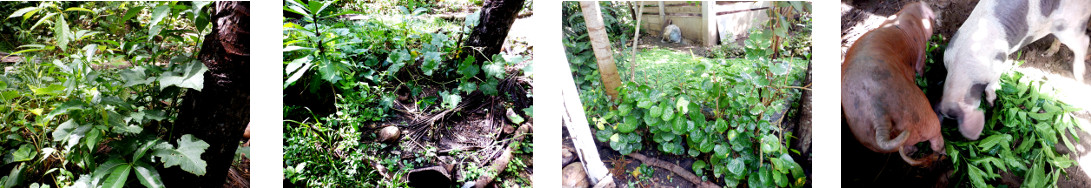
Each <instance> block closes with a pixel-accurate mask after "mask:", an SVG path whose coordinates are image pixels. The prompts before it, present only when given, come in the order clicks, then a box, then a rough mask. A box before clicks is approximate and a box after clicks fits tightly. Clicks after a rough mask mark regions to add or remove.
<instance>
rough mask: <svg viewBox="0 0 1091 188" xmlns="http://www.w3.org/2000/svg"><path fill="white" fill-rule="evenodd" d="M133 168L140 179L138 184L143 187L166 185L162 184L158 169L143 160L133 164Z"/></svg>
mask: <svg viewBox="0 0 1091 188" xmlns="http://www.w3.org/2000/svg"><path fill="white" fill-rule="evenodd" d="M133 170H136V178H137V179H139V180H140V184H142V185H144V186H145V187H151V188H161V187H166V186H165V185H163V180H162V179H160V178H159V171H158V170H155V167H154V166H152V165H149V164H147V163H144V162H143V161H137V162H136V165H134V166H133Z"/></svg>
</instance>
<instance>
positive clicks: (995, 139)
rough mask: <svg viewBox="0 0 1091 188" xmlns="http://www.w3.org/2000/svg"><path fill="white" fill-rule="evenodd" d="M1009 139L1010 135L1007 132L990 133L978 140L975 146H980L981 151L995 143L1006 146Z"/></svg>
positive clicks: (1009, 141)
mask: <svg viewBox="0 0 1091 188" xmlns="http://www.w3.org/2000/svg"><path fill="white" fill-rule="evenodd" d="M1011 139H1012V137H1011V135H1009V134H997V135H992V136H989V137H988V138H985V139H983V140H981V142H979V143H978V145H977V146H978V147H980V148H981V151H987V150H989V149H991V148H992V147H993V146H996V145H997V144H1000V145H1002V146H1007V145H1008V144H1007V143H1011Z"/></svg>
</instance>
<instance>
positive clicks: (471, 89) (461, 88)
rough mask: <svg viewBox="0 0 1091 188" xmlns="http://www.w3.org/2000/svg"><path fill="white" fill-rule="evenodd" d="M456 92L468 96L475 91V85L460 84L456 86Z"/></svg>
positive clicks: (471, 83) (468, 83)
mask: <svg viewBox="0 0 1091 188" xmlns="http://www.w3.org/2000/svg"><path fill="white" fill-rule="evenodd" d="M458 90H459V91H462V92H463V93H466V94H470V93H473V92H474V91H477V84H476V83H473V82H462V83H459V85H458Z"/></svg>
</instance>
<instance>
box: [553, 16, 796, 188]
mask: <svg viewBox="0 0 1091 188" xmlns="http://www.w3.org/2000/svg"><path fill="white" fill-rule="evenodd" d="M781 6H782V7H786V8H778V9H777V10H782V11H779V12H776V13H774V15H777V16H778V17H779V18H778V19H776V20H773V21H770V22H769V23H766V24H765V26H763V28H756V29H754V30H752V32H753V33H752V34H751V37H750V38H748V39H747V41H745V43H746V46H745V48H744V49H742V50H744V52H745V56H744V57H745V59H706V58H701V57H692V55H689V56H686V57H684V58H680V57H675V56H676V55H673V54H675V53H676V52H670V51H667V50H663V49H649V50H644V51H642V52H641V54H639V55H637V58H636V59H637V61H658V62H661V63H663V64H669V65H662V66H661V65H642V67H643V68H642V69H641V70H636V71H634V72H632V73H629V74H633V75H634V77H641V76H636V75H650V76H647V77H653V78H658V79H645V80H640V79H636V80H629V81H627V82H626V83H625V84H623V85H622V86H621V87H619V88H618V92H619V98H618V100H617V101H611V100H608V99H606V97H605V96H604V94H603V92H602V91H601V87H600V86H594V85H592V86H591V87H586V86H585V84H580V83H577V84H578V85H579V86H581V98H582V99H583V100H584V102H585V103H584V104H585V108H586V109H587V111H589V113H588V114H597V115H592V117H591V118H592V122H593V123H594V124H593V125H594V127H595V129H596V131H595V132H594V135H595V137H596V139H597V140H599V141H600V142H603V143H606V144H607V145H608V146H609V147H610V148H612V149H614V150H617V151H618V152H619V153H621V154H622V155H625V154H629V153H632V152H635V151H641V150H644V149H645V148H646V147H647V148H648V149H654V150H656V151H659V152H662V153H667V154H671V155H679V156H688V157H693V158H695V159H697V160H696V161H695V162H694V163H693V165H692V166H691V169H692V170H693V171H694V172H695V173H696V174H697V175H698V176H701V178H702V179H704V180H709V181H714V182H722V183H723V184H724V185H725V186H729V187H735V186H740V185H742V184H747V185H748V186H750V187H753V186H757V187H773V186H776V187H802V186H804V184H805V183H806V182H807V177H806V175H805V174H804V171H803V168H802V166H800V165H799V164H797V163H796V162H795V160H794V159H793V158H792V156H791V155H789V154H790V153H795V154H797V155H798V154H800V153H799V151H795V150H792V149H790V148H789V147H788V146H789V145H791V144H790V143H788V141H789V140H790V139H789V138H791V137H792V133H791V132H789V131H787V130H784V128H783V127H781V126H780V125H781V124H782V123H783V121H784V120H783V119H784V118H785V117H786V116H789V113H788V112H787V111H788V110H786V109H788V108H789V107H791V106H792V105H793V103H794V101H797V100H798V98H799V96H800V91H801V89H808V88H809V87H807V86H799V85H798V84H799V82H801V81H802V80H803V76H805V70H806V66H807V65H808V64H809V63H808V61H809V59H807V58H809V57H810V56H809V54H798V53H796V52H791V53H787V52H778V49H780V48H784V46H789V47H787V48H792V49H795V48H797V47H798V48H803V47H802V46H800V45H801V44H798V43H800V42H802V41H806V42H807V43H809V39H808V38H802V37H800V38H798V39H791V38H792V37H789V36H788V33H789V32H788V31H789V30H798V29H801V28H806V29H807V30H808V32H809V28H810V25H809V23H810V22H809V21H808V20H809V19H804V20H803V21H800V22H798V24H799V25H798V26H796V25H792V24H790V23H796V22H792V19H793V18H796V17H806V16H794V15H795V14H803V15H807V13H805V12H808V11H809V8H808V7H807V6H809V5H807V4H805V3H785V4H783V5H781ZM797 7H798V8H797ZM789 10H794V11H798V12H804V13H798V12H789ZM566 18H567V17H566ZM567 21H568V22H574V21H573V20H567ZM568 24H573V23H568ZM764 27H770V29H766V28H764ZM578 32H580V31H576V32H574V33H576V34H578ZM794 32H801V31H794ZM566 39H568V38H566ZM792 46H794V47H792ZM566 47H572V46H568V45H567V44H566ZM806 48H807V49H809V46H807V47H806ZM802 52H805V53H809V50H805V51H802ZM580 53H583V52H582V51H580V50H579V49H576V51H572V50H569V51H568V55H569V56H570V58H569V61H570V63H572V64H573V65H572V66H574V68H573V70H575V71H576V74H577V76H576V80H577V82H579V81H578V80H580V79H587V81H592V82H593V81H594V79H598V78H597V76H596V75H594V74H595V73H594V72H593V71H591V72H589V73H584V72H580V71H581V70H580V69H583V68H582V66H584V65H580V64H579V62H578V61H580V58H572V56H578V55H579V54H580ZM645 56H650V57H651V58H647V57H645ZM785 56H789V57H790V56H796V57H802V58H805V59H802V60H801V59H795V58H785ZM592 57H593V56H592ZM642 57H645V58H646V59H642ZM591 59H593V58H591ZM649 59H651V60H649ZM589 61H590V62H592V63H591V64H593V62H594V60H589ZM628 63H632V62H628ZM653 64H654V63H653ZM589 69H591V70H594V69H593V68H589ZM585 72H586V71H585ZM623 77H624V76H623ZM642 81H643V82H642ZM641 170H643V167H642V168H641Z"/></svg>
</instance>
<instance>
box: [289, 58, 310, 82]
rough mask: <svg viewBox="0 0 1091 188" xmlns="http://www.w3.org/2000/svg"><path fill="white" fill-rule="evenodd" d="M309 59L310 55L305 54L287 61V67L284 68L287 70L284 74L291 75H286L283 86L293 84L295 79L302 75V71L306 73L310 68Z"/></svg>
mask: <svg viewBox="0 0 1091 188" xmlns="http://www.w3.org/2000/svg"><path fill="white" fill-rule="evenodd" d="M310 61H311V56H307V57H303V58H299V59H296V60H292V62H291V63H288V67H285V68H284V70H285V71H287V72H285V74H288V75H292V76H290V77H288V80H285V81H284V88H288V86H291V85H292V84H294V83H295V81H296V80H299V78H300V77H303V74H304V73H307V70H310V69H311V63H310Z"/></svg>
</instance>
